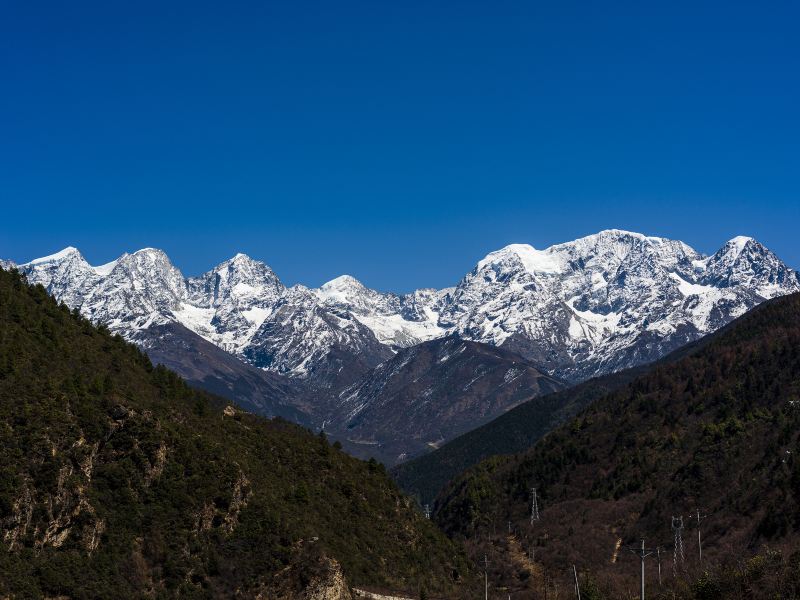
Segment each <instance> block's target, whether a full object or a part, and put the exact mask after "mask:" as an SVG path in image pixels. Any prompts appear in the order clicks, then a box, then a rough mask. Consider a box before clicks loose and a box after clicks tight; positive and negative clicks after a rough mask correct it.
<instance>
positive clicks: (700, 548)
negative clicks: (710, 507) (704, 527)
mask: <svg viewBox="0 0 800 600" xmlns="http://www.w3.org/2000/svg"><path fill="white" fill-rule="evenodd" d="M707 516H708V515H702V516H701V515H700V509H699V508H698V509H697V550H698V552H699V553H700V562H701V563H702V562H703V542H702V541H701V540H700V521H702V520H703V519H705V518H706V517H707Z"/></svg>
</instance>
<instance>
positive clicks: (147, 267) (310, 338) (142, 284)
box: [19, 248, 392, 388]
mask: <svg viewBox="0 0 800 600" xmlns="http://www.w3.org/2000/svg"><path fill="white" fill-rule="evenodd" d="M19 269H20V270H21V271H22V272H23V273H25V274H26V276H27V277H28V280H29V281H30V282H32V283H40V284H42V285H43V286H45V288H47V290H48V292H50V293H51V294H52V295H53V296H55V297H56V298H57V299H58V300H60V301H62V302H64V303H65V304H67V305H68V306H70V307H71V308H77V309H79V310H80V312H81V313H82V314H83V315H84V316H86V317H88V318H89V319H91V320H92V321H94V322H97V323H103V324H105V325H107V326H108V327H109V328H110V329H111V330H112V331H114V332H117V333H120V334H121V335H123V336H124V337H126V338H127V339H129V340H131V341H134V342H138V343H144V342H143V340H147V343H146V346H147V347H148V349H149V350H151V351H152V350H154V348H155V346H154V344H156V343H157V342H156V341H155V340H154V339H153V336H152V335H150V334H147V333H143V332H148V331H151V330H153V329H155V328H158V327H162V326H164V325H168V324H170V323H178V324H180V325H183V326H184V327H186V328H187V329H188V330H189V331H191V332H194V333H195V334H197V335H199V336H200V337H202V338H204V339H205V340H207V341H209V342H212V343H213V344H215V345H216V346H218V347H220V348H222V349H224V350H226V351H228V352H230V353H232V354H234V355H236V356H238V357H239V358H240V359H243V360H245V361H247V362H250V363H251V364H253V365H255V366H257V367H260V368H263V369H265V370H270V371H273V372H276V373H279V374H284V375H287V376H289V377H293V378H297V379H304V380H312V379H313V384H314V386H315V387H317V386H321V387H323V388H325V387H331V386H338V385H345V384H348V383H350V382H351V381H352V380H353V379H355V378H356V377H357V376H358V375H360V374H361V373H362V372H363V371H365V370H368V369H369V368H371V367H373V366H375V365H376V364H378V363H379V362H381V361H382V360H385V359H386V358H388V357H389V356H391V355H392V351H391V350H390V349H389V347H388V346H385V345H383V344H381V343H380V342H378V340H377V339H376V338H375V336H374V334H373V333H372V331H371V330H370V329H369V328H367V327H365V326H364V325H362V324H361V323H360V322H359V321H357V320H355V319H354V318H353V317H352V315H350V314H348V313H343V314H341V315H337V314H336V311H334V310H333V309H328V308H326V307H324V306H323V304H322V302H321V301H320V300H319V298H318V297H317V295H316V294H315V293H313V292H312V291H310V290H308V289H307V288H304V287H303V286H294V287H291V288H286V287H285V286H284V285H283V284H282V283H281V281H280V280H279V279H278V277H277V276H276V275H275V273H274V272H273V271H272V269H270V268H269V267H268V266H267V265H265V264H264V263H261V262H258V261H255V260H253V259H251V258H249V257H247V256H245V255H243V254H237V255H236V256H235V257H233V258H232V259H230V260H228V261H225V262H223V263H221V264H220V265H218V266H217V267H215V268H214V269H212V270H211V271H209V272H207V273H205V274H203V275H201V276H199V277H193V278H189V279H186V278H184V276H183V275H182V274H181V272H180V271H179V270H178V269H177V268H176V267H175V266H174V265H173V264H172V263H171V262H170V260H169V258H168V257H167V255H166V254H165V253H164V252H162V251H161V250H155V249H152V248H146V249H144V250H139V251H138V252H134V253H132V254H124V255H123V256H121V257H120V258H119V259H117V260H115V261H113V262H111V263H108V264H106V265H103V266H100V267H93V266H91V265H89V263H87V262H86V260H85V259H84V258H83V256H82V255H81V253H80V252H79V251H78V250H77V249H75V248H66V249H64V250H62V251H61V252H58V253H57V254H53V255H50V256H46V257H44V258H40V259H36V260H33V261H31V262H29V263H26V264H23V265H20V266H19Z"/></svg>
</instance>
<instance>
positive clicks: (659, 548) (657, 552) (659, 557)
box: [656, 546, 661, 585]
mask: <svg viewBox="0 0 800 600" xmlns="http://www.w3.org/2000/svg"><path fill="white" fill-rule="evenodd" d="M656 559H657V560H658V585H661V546H658V547H657V548H656Z"/></svg>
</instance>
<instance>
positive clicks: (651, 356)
mask: <svg viewBox="0 0 800 600" xmlns="http://www.w3.org/2000/svg"><path fill="white" fill-rule="evenodd" d="M796 291H800V277H798V274H797V273H796V272H795V271H793V270H791V269H789V268H788V267H786V265H784V264H783V263H782V262H781V261H780V260H779V259H778V258H777V257H776V256H775V255H774V254H773V253H772V252H770V251H769V250H768V249H767V248H765V247H764V246H763V245H761V244H760V243H758V242H757V241H755V240H753V239H751V238H743V237H739V238H734V239H733V240H731V241H730V242H728V243H726V244H725V245H724V246H723V247H722V248H721V249H720V250H719V251H718V252H717V253H715V254H714V255H713V256H711V257H706V256H704V255H702V254H700V253H699V252H697V251H695V250H693V249H692V248H690V247H689V246H687V245H686V244H684V243H683V242H679V241H673V240H668V239H664V238H657V237H647V236H644V235H641V234H637V233H631V232H626V231H619V230H609V231H602V232H600V233H598V234H595V235H590V236H587V237H585V238H581V239H578V240H575V241H573V242H568V243H565V244H558V245H555V246H551V247H550V248H547V249H546V250H536V249H535V248H533V247H531V246H528V245H525V244H514V245H511V246H507V247H505V248H503V249H501V250H498V251H497V252H492V253H491V254H489V255H488V256H487V257H486V258H484V259H483V260H481V261H480V262H479V263H478V264H477V266H476V267H475V268H474V269H473V270H472V271H471V272H470V273H469V274H467V276H466V277H465V278H464V279H462V281H461V282H460V283H459V284H458V286H457V287H456V289H455V291H454V292H453V293H452V295H451V300H450V302H449V303H448V304H447V305H446V306H445V308H444V309H443V310H442V312H441V315H440V319H439V325H440V326H441V327H443V328H445V329H447V330H452V331H456V332H457V333H459V334H460V335H462V336H463V337H466V338H468V339H473V340H478V341H483V342H488V343H492V344H495V345H503V346H505V347H509V348H511V349H514V350H516V351H517V352H519V353H521V354H522V355H523V356H525V357H526V358H528V359H530V360H533V361H534V362H536V363H537V364H539V365H542V366H543V367H544V368H546V369H547V370H549V371H550V372H552V373H555V374H558V375H559V376H561V377H565V378H567V379H569V380H572V381H577V380H581V379H586V378H588V377H590V376H593V375H599V374H602V373H608V372H611V371H615V370H618V369H621V368H625V367H629V366H634V365H637V364H641V363H645V362H649V361H651V360H655V359H657V358H659V357H661V356H663V355H664V354H666V353H667V352H669V351H671V350H673V349H675V348H677V347H679V346H681V345H683V344H685V343H687V342H689V341H692V340H694V339H697V338H699V337H701V336H702V335H705V334H707V333H710V332H711V331H714V330H716V329H718V328H719V327H721V326H722V325H724V324H726V323H728V322H729V321H731V320H732V319H734V318H736V317H737V316H739V315H741V314H743V313H744V312H745V311H747V310H749V309H750V308H752V307H753V306H755V305H756V304H758V303H759V302H762V301H764V300H766V299H769V298H773V297H775V296H779V295H783V294H788V293H792V292H796Z"/></svg>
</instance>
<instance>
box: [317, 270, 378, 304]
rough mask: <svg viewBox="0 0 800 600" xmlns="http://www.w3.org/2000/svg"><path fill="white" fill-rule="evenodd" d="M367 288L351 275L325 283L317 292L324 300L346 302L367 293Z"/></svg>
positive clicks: (341, 276)
mask: <svg viewBox="0 0 800 600" xmlns="http://www.w3.org/2000/svg"><path fill="white" fill-rule="evenodd" d="M368 291H371V290H367V287H366V286H365V285H364V284H363V283H361V282H360V281H359V280H358V279H356V278H355V277H352V276H351V275H340V276H339V277H337V278H335V279H331V280H330V281H328V282H327V283H323V284H322V286H321V287H320V288H319V290H318V291H317V292H318V294H319V296H320V297H321V298H322V299H323V300H332V301H341V302H346V301H348V300H349V299H352V298H353V297H354V296H357V295H360V294H364V293H367V292H368Z"/></svg>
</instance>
